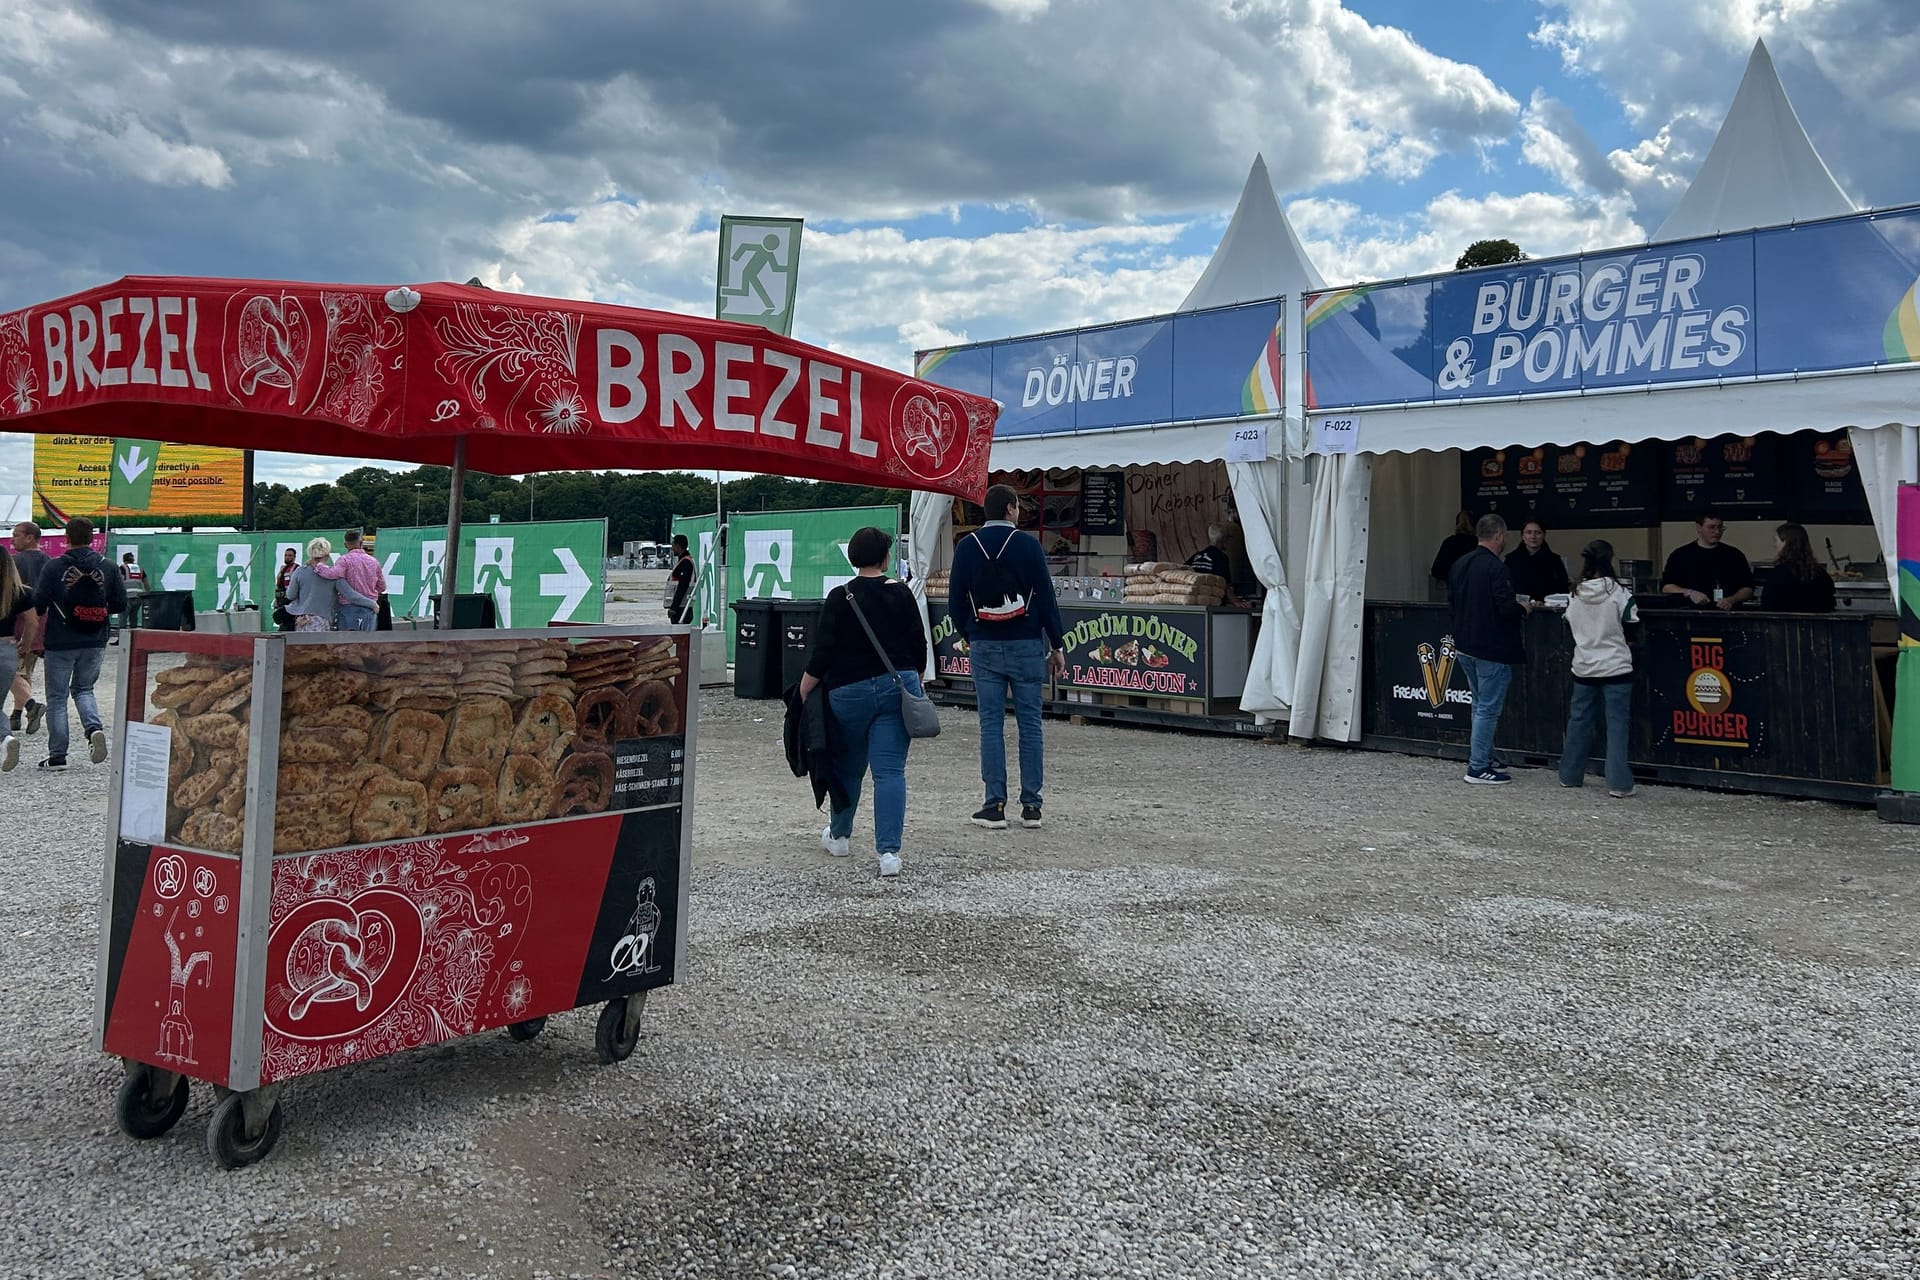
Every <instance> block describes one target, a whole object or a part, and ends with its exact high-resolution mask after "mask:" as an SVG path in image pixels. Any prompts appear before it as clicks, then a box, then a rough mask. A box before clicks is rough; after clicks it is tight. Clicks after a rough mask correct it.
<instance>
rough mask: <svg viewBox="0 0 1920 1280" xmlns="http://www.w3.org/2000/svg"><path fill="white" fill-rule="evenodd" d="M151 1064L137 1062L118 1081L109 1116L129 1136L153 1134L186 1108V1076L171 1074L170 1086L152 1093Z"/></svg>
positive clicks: (176, 1119) (175, 1121)
mask: <svg viewBox="0 0 1920 1280" xmlns="http://www.w3.org/2000/svg"><path fill="white" fill-rule="evenodd" d="M153 1086H154V1079H153V1068H152V1067H149V1066H145V1065H141V1066H137V1067H135V1068H134V1069H133V1070H131V1071H129V1072H127V1078H126V1079H125V1080H122V1081H121V1082H120V1095H119V1097H117V1098H115V1099H114V1104H113V1116H114V1119H116V1120H118V1121H119V1122H120V1131H121V1132H122V1133H124V1134H126V1135H127V1136H128V1137H129V1138H141V1139H145V1138H157V1137H159V1136H160V1135H161V1134H163V1133H165V1132H166V1131H167V1130H169V1129H171V1128H173V1126H174V1125H176V1124H178V1123H179V1122H180V1117H181V1116H182V1115H183V1114H184V1113H185V1112H186V1109H187V1078H186V1077H185V1076H174V1077H173V1089H172V1091H171V1092H169V1093H165V1094H162V1095H159V1096H155V1094H154V1088H153Z"/></svg>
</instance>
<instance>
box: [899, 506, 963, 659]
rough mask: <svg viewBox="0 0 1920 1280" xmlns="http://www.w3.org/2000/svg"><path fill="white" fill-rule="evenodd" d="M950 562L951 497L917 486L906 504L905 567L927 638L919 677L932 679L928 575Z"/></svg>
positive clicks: (943, 567) (951, 547)
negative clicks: (910, 578) (928, 617)
mask: <svg viewBox="0 0 1920 1280" xmlns="http://www.w3.org/2000/svg"><path fill="white" fill-rule="evenodd" d="M952 563H953V499H952V498H949V497H947V496H945V495H944V494H938V493H923V492H921V491H920V490H918V489H916V490H914V491H913V493H912V495H911V496H910V497H909V500H908V505H907V568H908V569H909V570H911V571H912V573H913V581H912V583H910V584H909V585H910V586H911V587H912V588H913V600H914V603H915V604H917V605H919V606H920V630H921V631H922V632H923V633H925V635H926V637H927V665H926V667H925V668H924V669H923V670H922V671H921V672H920V678H921V679H922V680H931V679H933V676H934V670H933V629H932V627H931V626H930V625H929V623H928V619H927V575H928V574H929V573H932V572H934V571H935V570H936V569H945V568H948V567H949V566H951V565H952Z"/></svg>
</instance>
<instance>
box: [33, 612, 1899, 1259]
mask: <svg viewBox="0 0 1920 1280" xmlns="http://www.w3.org/2000/svg"><path fill="white" fill-rule="evenodd" d="M642 576H644V575H642ZM637 594H639V596H640V598H641V599H643V600H644V599H652V600H657V596H658V591H657V588H655V589H653V590H652V591H651V593H650V594H649V593H648V592H647V591H646V590H645V589H642V590H641V591H640V592H638V593H637ZM616 608H617V609H618V611H619V612H621V613H624V612H626V611H627V610H628V609H629V608H631V609H634V610H636V611H640V610H641V609H642V606H638V605H634V606H625V605H617V606H616ZM616 616H617V615H616ZM775 706H776V704H762V703H740V702H736V701H734V700H733V699H732V698H731V697H729V696H727V695H725V694H719V695H709V696H708V697H707V698H706V699H705V701H704V703H703V707H702V725H701V739H700V754H699V762H698V770H699V772H698V801H697V805H696V827H695V831H696V837H695V839H696V844H695V871H696V879H695V882H694V886H693V898H692V910H693V914H692V919H691V930H692V939H691V947H690V960H689V967H690V972H689V973H688V975H687V977H686V981H685V982H684V984H683V985H681V986H677V987H673V988H670V989H668V990H666V991H663V992H660V993H657V994H656V995H655V997H654V999H653V1001H652V1003H651V1004H650V1005H649V1007H648V1010H647V1013H646V1015H645V1019H644V1021H643V1024H642V1039H641V1045H640V1048H639V1050H638V1052H636V1054H635V1055H634V1057H633V1058H632V1059H631V1060H630V1061H628V1062H626V1063H625V1064H622V1065H620V1066H617V1067H612V1068H601V1067H599V1066H597V1065H596V1064H595V1062H594V1057H593V1014H592V1011H582V1012H579V1013H575V1014H571V1015H565V1016H562V1017H558V1018H556V1019H554V1020H553V1022H552V1023H551V1024H550V1025H549V1028H548V1030H547V1032H546V1034H544V1035H543V1036H541V1037H540V1038H539V1039H538V1040H536V1041H534V1042H532V1043H530V1044H525V1045H521V1044H514V1043H511V1042H509V1041H508V1040H507V1039H506V1037H505V1036H504V1035H486V1036H480V1037H475V1038H473V1039H469V1040H465V1041H459V1042H456V1043H454V1044H452V1045H449V1046H445V1047H442V1048H439V1049H436V1050H428V1051H420V1052H416V1053H413V1054H410V1055H404V1056H401V1057H399V1058H395V1059H389V1060H385V1061H382V1062H378V1063H373V1064H369V1065H366V1066H363V1067H360V1068H358V1069H354V1070H349V1071H344V1072H339V1073H335V1074H332V1075H328V1076H321V1077H315V1078H310V1079H307V1080H303V1081H301V1082H299V1083H297V1084H296V1085H294V1086H293V1087H292V1088H291V1089H290V1090H289V1091H288V1094H287V1096H286V1101H285V1108H286V1131H285V1136H284V1137H283V1138H282V1139H281V1142H280V1145H279V1147H278V1149H277V1150H276V1151H275V1152H274V1154H273V1155H272V1156H271V1157H270V1158H269V1159H268V1160H267V1161H266V1162H265V1163H263V1164H261V1165H259V1166H256V1167H254V1168H251V1169H247V1170H243V1171H241V1172H238V1173H233V1174H223V1173H221V1172H219V1171H218V1170H216V1169H215V1168H214V1167H213V1165H212V1162H211V1161H210V1160H209V1159H208V1157H207V1154H206V1151H205V1148H204V1142H203V1139H204V1129H205V1123H206V1118H207V1115H208V1112H209V1110H210V1108H211V1105H212V1098H211V1093H210V1091H208V1090H204V1089H196V1090H195V1092H194V1098H193V1103H192V1105H191V1107H190V1108H189V1110H188V1113H187V1116H186V1118H185V1119H184V1120H183V1121H182V1122H181V1124H180V1126H179V1127H178V1128H177V1129H176V1130H175V1131H174V1132H173V1133H172V1134H170V1135H168V1136H166V1137H164V1138H161V1139H159V1140H157V1141H154V1142H149V1143H135V1142H133V1141H131V1140H130V1139H127V1138H126V1137H124V1136H122V1135H121V1134H120V1133H119V1131H118V1130H117V1128H116V1127H115V1126H114V1123H113V1118H112V1109H113V1092H114V1088H115V1085H116V1083H117V1067H116V1065H115V1064H114V1063H113V1062H111V1061H109V1060H107V1059H105V1058H103V1057H102V1056H101V1055H100V1053H99V1052H98V1050H97V1048H96V1047H95V1046H94V1044H93V1042H92V1039H91V1035H90V1010H91V1002H92V971H93V963H94V943H95V936H96V932H95V912H96V904H95V896H96V891H97V882H98V865H99V859H100V857H101V852H102V849H103V847H104V841H105V835H104V831H103V829H102V828H103V823H104V812H105V805H104V799H103V795H102V792H103V790H104V786H103V783H104V776H105V775H104V770H103V769H96V768H90V767H87V766H86V765H84V764H81V765H79V766H76V768H75V769H74V770H73V771H72V772H71V773H69V774H67V775H65V776H61V777H54V778H50V779H41V778H37V777H34V776H32V775H31V773H30V772H29V771H22V772H20V773H16V774H14V775H12V776H10V777H8V778H6V779H5V780H4V782H0V786H3V787H4V788H6V789H10V790H11V792H12V793H13V795H14V796H15V797H16V800H15V806H14V815H13V816H14V821H12V822H11V823H9V824H7V831H6V834H5V835H4V836H3V837H0V841H3V842H4V849H5V865H6V866H7V867H8V869H9V872H10V874H9V875H8V876H7V877H6V878H5V880H4V881H0V964H3V965H4V967H5V972H7V973H10V974H12V975H14V976H13V978H12V980H11V982H10V992H9V999H8V1000H7V1001H6V1002H5V1005H4V1010H3V1011H0V1018H4V1019H5V1022H6V1026H5V1032H6V1034H5V1036H4V1040H3V1041H0V1043H3V1044H4V1049H3V1050H0V1063H3V1064H4V1067H3V1068H0V1084H3V1085H4V1086H5V1088H6V1093H7V1095H8V1096H10V1097H12V1098H13V1099H15V1105H14V1107H13V1108H12V1111H13V1114H14V1117H15V1118H14V1120H13V1122H12V1124H11V1126H10V1128H9V1129H8V1131H7V1133H6V1137H5V1139H4V1143H3V1144H0V1153H4V1157H5V1158H4V1160H0V1195H4V1196H5V1197H6V1198H7V1200H8V1201H9V1202H10V1207H9V1209H8V1210H7V1211H6V1213H5V1214H4V1216H3V1217H0V1273H3V1274H5V1275H9V1276H11V1275H20V1276H36V1277H42V1276H46V1277H51V1276H87V1277H94V1276H128V1275H157V1276H194V1277H201V1276H204V1277H216V1276H220V1277H224V1276H249V1275H256V1274H267V1273H275V1274H282V1275H284V1274H294V1275H301V1274H329V1275H343V1276H363V1275H364V1276H408V1277H411V1276H447V1277H452V1276H601V1275H656V1276H706V1277H721V1276H728V1277H731V1276H822V1277H827V1276H831V1277H880V1276H891V1277H901V1278H904V1277H910V1276H929V1277H934V1276H938V1277H946V1276H952V1275H956V1274H963V1273H964V1274H970V1275H976V1276H1045V1277H1096V1276H1097V1277H1109V1276H1136V1275H1137V1276H1156V1277H1158V1276H1169V1275H1173V1276H1302V1277H1397V1276H1435V1277H1438V1276H1447V1277H1455V1276H1457V1277H1468V1276H1472V1277H1588V1276H1591V1277H1601V1276H1606V1277H1614V1276H1619V1277H1650V1276H1651V1277H1675V1278H1678V1277H1735V1276H1766V1277H1793V1278H1798V1277H1826V1276H1897V1277H1904V1276H1911V1275H1913V1274H1915V1273H1916V1271H1920V1243H1917V1241H1920V1166H1917V1165H1916V1162H1915V1160H1914V1157H1913V1152H1914V1150H1915V1136H1916V1126H1917V1125H1920V1103H1916V1101H1915V1098H1916V1090H1915V1085H1916V1076H1917V1075H1920V1057H1917V1054H1916V1040H1917V1037H1916V1032H1915V1030H1914V1028H1915V1026H1916V1022H1917V1021H1920V1017H1917V1015H1920V988H1917V985H1916V982H1915V973H1914V957H1915V954H1916V952H1917V951H1920V924H1917V923H1916V913H1915V911H1914V905H1915V893H1914V887H1913V884H1914V875H1915V868H1916V858H1915V855H1916V853H1920V831H1909V830H1907V829H1901V828H1891V827H1884V826H1881V825H1879V824H1877V823H1876V821H1875V820H1874V818H1873V817H1872V815H1871V814H1869V813H1866V812H1862V811H1857V810H1851V809H1845V808H1839V807H1833V806H1827V805H1820V804H1810V803H1795V802H1787V801H1777V800H1768V799H1756V798H1743V797H1728V796H1715V795H1707V794H1702V793H1696V792H1688V791H1681V790H1674V789H1666V788H1643V791H1642V794H1641V796H1640V797H1639V798H1637V799H1635V800H1633V801H1631V802H1626V803H1621V802H1611V801H1608V800H1607V799H1606V797H1605V795H1604V792H1602V791H1600V790H1598V789H1596V788H1593V787H1589V789H1587V790H1586V791H1583V792H1578V793H1575V792H1568V791H1564V790H1562V789H1561V788H1559V787H1558V786H1557V785H1556V784H1555V781H1554V779H1553V778H1552V777H1551V775H1549V774H1547V773H1544V772H1537V771H1536V772H1523V773H1522V774H1521V775H1520V778H1519V781H1518V782H1517V783H1516V785H1514V786H1513V787H1510V788H1507V789H1505V790H1502V791H1498V792H1494V793H1492V794H1489V793H1488V792H1487V791H1486V790H1484V789H1476V788H1467V787H1463V786H1461V785H1460V783H1459V781H1458V773H1459V770H1458V766H1457V765H1448V764H1443V763H1440V762H1435V761H1429V760H1417V759H1408V758H1400V757H1393V756H1381V755H1371V754H1363V753H1347V752H1340V751H1333V750H1302V749H1298V748H1293V747H1285V746H1271V745H1262V744H1258V743H1254V742H1249V741H1238V740H1225V739H1210V738H1194V737H1184V736H1176V735H1170V734H1164V733H1158V732H1148V731H1138V730H1129V729H1121V728H1114V727H1108V726H1085V727H1079V726H1072V725H1067V724H1064V723H1050V724H1049V725H1048V742H1049V751H1050V762H1051V766H1052V773H1051V784H1050V786H1049V789H1048V793H1049V796H1050V798H1051V799H1050V804H1049V806H1048V814H1047V827H1046V828H1045V829H1044V830H1042V831H1021V830H1015V831H1012V832H1008V833H988V832H983V831H978V830H975V829H973V828H971V827H968V826H967V825H966V824H965V822H964V818H965V815H966V814H967V813H968V812H969V811H971V809H972V808H973V807H974V806H975V805H976V804H977V803H978V800H977V794H978V788H977V781H976V780H975V775H976V772H977V770H976V767H975V763H974V762H975V744H976V742H977V733H976V730H975V727H974V724H973V721H972V717H971V715H970V714H963V713H960V712H957V711H948V712H947V713H945V725H946V732H945V733H944V734H943V736H942V737H940V738H939V739H937V740H935V741H933V742H929V743H920V744H916V745H915V747H914V752H913V759H912V764H911V766H910V776H911V788H912V791H911V800H910V810H911V811H910V814H909V819H908V824H907V841H906V860H907V869H906V872H905V874H904V875H903V876H902V877H901V878H900V879H899V880H898V881H897V882H892V883H887V882H882V881H880V880H879V879H878V878H877V876H876V874H875V870H874V863H873V853H872V846H871V832H872V828H871V826H870V825H869V824H868V823H867V822H866V821H865V819H864V817H863V818H862V820H861V822H860V823H859V824H858V825H857V826H856V829H855V847H856V851H857V853H858V854H859V855H860V856H856V857H855V858H854V859H852V860H851V863H849V862H847V861H830V860H828V859H827V858H826V857H825V856H824V855H822V854H821V853H820V852H819V850H818V841H817V833H818V831H819V827H820V824H821V822H822V821H823V819H822V818H821V817H820V816H818V815H816V814H815V813H814V812H813V811H812V810H811V809H809V808H808V807H807V805H806V802H805V799H804V798H803V796H802V791H801V784H799V783H796V782H795V781H794V780H792V779H791V778H789V777H787V776H786V774H785V771H784V769H783V768H781V766H780V761H779V752H778V745H777V739H778V728H779V725H778V721H777V718H776V716H775V714H774V710H775ZM41 741H42V740H34V741H32V742H31V743H30V744H29V750H28V752H27V753H26V760H27V762H28V763H29V765H30V763H31V761H32V760H34V759H37V758H38V755H39V754H40V753H39V752H38V751H36V750H35V748H38V747H39V746H40V744H41Z"/></svg>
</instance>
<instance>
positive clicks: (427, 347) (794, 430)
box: [0, 276, 999, 499]
mask: <svg viewBox="0 0 1920 1280" xmlns="http://www.w3.org/2000/svg"><path fill="white" fill-rule="evenodd" d="M998 413H999V408H998V406H997V405H995V404H994V402H993V401H991V400H986V399H982V398H981V397H978V396H971V395H967V394H965V393H963V392H958V391H952V390H949V389H947V388H945V387H941V386H936V385H934V384H933V383H929V382H922V381H920V380H919V379H916V378H913V377H910V376H908V375H906V374H902V373H898V372H895V371H894V370H891V369H883V368H881V367H880V366H878V365H872V364H867V363H865V362H863V361H859V360H851V359H848V358H846V357H844V356H839V355H835V354H834V353H832V352H830V351H826V350H823V349H822V348H819V347H812V346H808V345H807V344H805V343H802V342H795V341H793V340H791V339H789V338H783V337H781V336H780V335H778V334H776V333H773V332H771V331H769V330H765V329H760V328H756V327H752V326H748V325H738V324H731V323H728V322H725V321H718V320H705V319H700V318H697V317H693V316H683V315H674V314H671V313H668V312H661V311H643V310H639V309H636V308H629V307H610V306H602V305H599V304H597V303H589V302H570V301H564V300H559V299H553V298H539V297H529V296H526V295H522V294H504V293H496V292H493V291H490V290H487V289H480V288H471V287H468V286H465V285H452V284H423V285H418V286H412V287H402V288H395V289H387V288H382V287H380V286H368V285H322V284H300V283H289V282H284V281H269V280H206V279H173V278H167V277H146V276H129V277H127V278H126V279H124V280H120V281H117V282H116V283H114V284H110V285H106V286H103V287H101V288H98V289H93V290H89V291H88V292H85V293H79V294H75V295H73V296H72V297H69V298H62V299H59V300H58V301H54V302H48V303H44V304H41V305H38V306H33V307H28V308H27V309H25V310H22V311H15V312H11V313H9V314H6V315H0V430H5V431H29V432H38V433H41V434H53V433H61V434H67V433H72V434H85V435H103V436H138V437H141V438H143V439H152V440H162V441H171V442H174V443H179V444H209V445H230V446H234V447H237V448H247V449H276V450H283V451H286V452H290V453H313V454H326V455H331V456H334V457H346V458H385V459H390V460H392V461H396V462H426V463H442V464H452V463H453V462H454V461H455V457H454V446H455V441H456V440H457V439H459V438H461V437H464V438H465V439H466V442H467V457H466V463H467V465H468V466H470V467H473V468H476V469H478V470H482V471H489V472H493V473H495V474H502V475H519V474H524V473H526V472H530V471H563V470H599V469H605V468H634V469H677V468H685V469H689V470H714V469H721V470H728V471H762V472H771V473H776V474H781V475H790V476H800V477H806V478H809V479H816V480H833V481H843V482H847V483H853V484H871V485H882V486H887V487H904V488H910V489H925V490H929V491H932V492H937V493H949V494H954V495H957V496H961V497H969V498H975V499H977V498H979V497H980V496H981V494H982V493H983V492H984V491H985V489H986V484H987V453H988V449H989V446H990V445H991V443H992V437H993V424H994V419H995V417H996V416H997V415H998Z"/></svg>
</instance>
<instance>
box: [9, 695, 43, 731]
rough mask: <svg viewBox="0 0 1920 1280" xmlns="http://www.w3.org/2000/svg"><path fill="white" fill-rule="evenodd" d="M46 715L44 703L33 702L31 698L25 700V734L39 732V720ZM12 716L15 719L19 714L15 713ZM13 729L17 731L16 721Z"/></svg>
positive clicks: (17, 724)
mask: <svg viewBox="0 0 1920 1280" xmlns="http://www.w3.org/2000/svg"><path fill="white" fill-rule="evenodd" d="M46 714H47V704H46V703H44V702H35V701H34V700H33V699H32V698H28V699H27V732H28V733H38V732H40V719H41V717H42V716H44V715H46ZM14 715H15V716H16V717H17V716H18V715H19V712H17V711H16V712H15V713H14ZM13 727H14V728H16V729H18V728H19V727H20V725H19V723H18V722H17V721H16V722H15V724H14V726H13Z"/></svg>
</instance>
